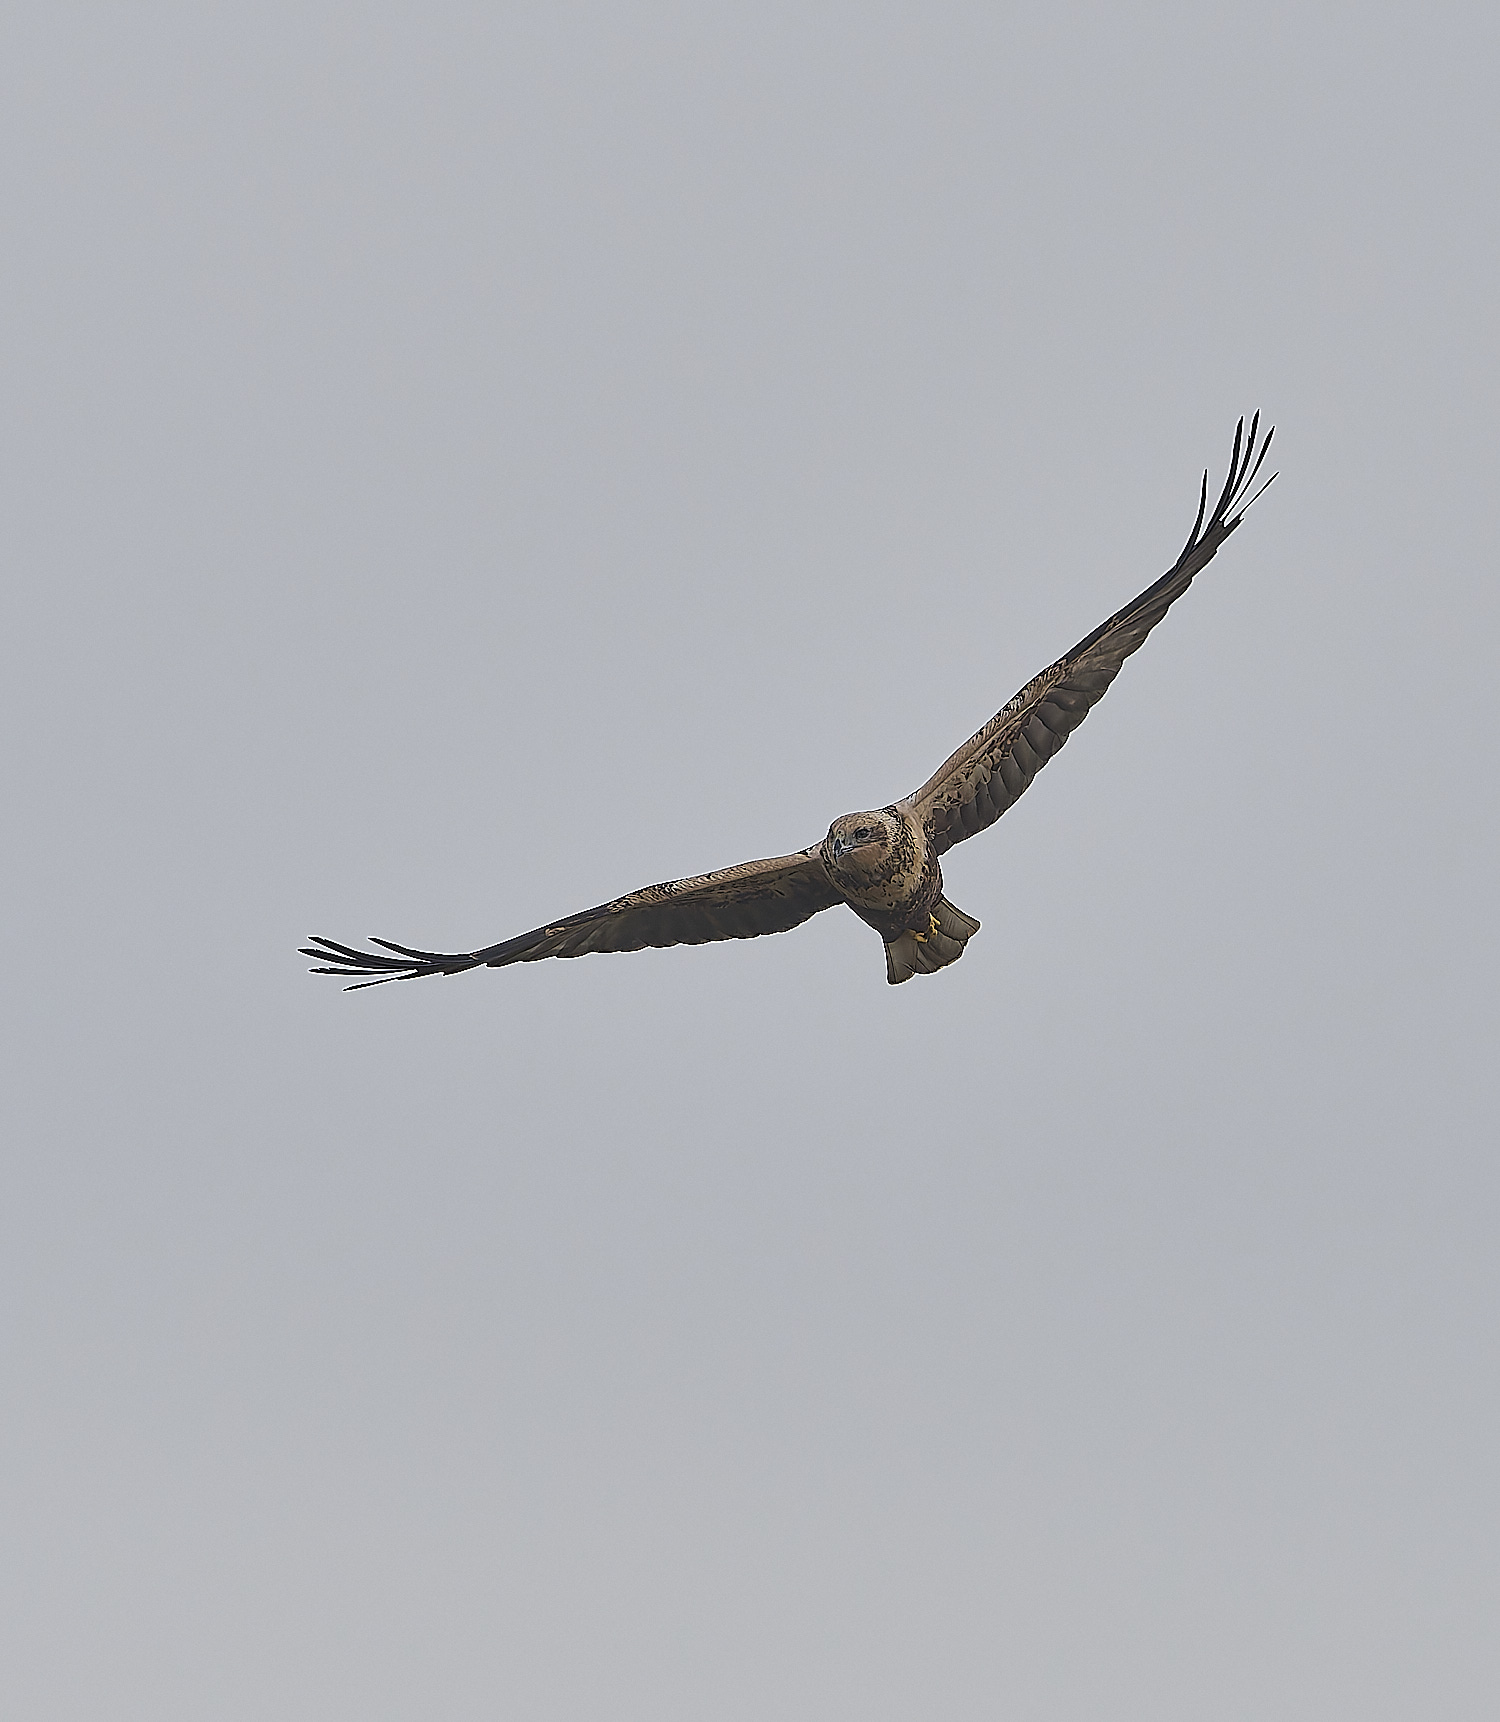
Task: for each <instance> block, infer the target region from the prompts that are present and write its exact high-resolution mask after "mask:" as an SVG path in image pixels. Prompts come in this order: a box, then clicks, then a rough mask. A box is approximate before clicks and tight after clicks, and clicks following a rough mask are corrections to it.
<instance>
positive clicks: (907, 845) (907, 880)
mask: <svg viewBox="0 0 1500 1722" xmlns="http://www.w3.org/2000/svg"><path fill="white" fill-rule="evenodd" d="M1259 423H1260V418H1259V414H1257V415H1256V417H1255V418H1254V419H1252V420H1251V423H1250V432H1249V435H1248V436H1246V435H1245V434H1244V431H1245V426H1244V421H1243V420H1241V421H1240V426H1239V429H1238V430H1236V432H1235V438H1234V453H1233V455H1232V457H1231V459H1230V465H1229V477H1228V479H1227V480H1226V481H1225V485H1224V489H1223V492H1222V494H1221V495H1220V497H1219V500H1218V502H1217V504H1216V505H1215V507H1214V510H1213V512H1212V514H1211V515H1208V519H1207V523H1206V524H1205V519H1204V517H1205V514H1206V513H1207V503H1208V478H1207V475H1206V474H1205V475H1204V484H1203V495H1202V500H1201V501H1200V503H1199V507H1198V519H1197V521H1196V523H1195V524H1194V527H1193V530H1192V532H1191V533H1190V534H1189V537H1188V541H1187V544H1186V546H1185V547H1184V549H1183V552H1182V554H1181V555H1180V556H1179V557H1178V559H1177V561H1176V563H1174V565H1173V566H1172V567H1171V568H1170V569H1168V571H1167V572H1166V573H1165V574H1164V575H1162V577H1161V579H1159V580H1158V581H1156V582H1155V583H1154V584H1153V585H1151V586H1148V587H1147V588H1146V590H1145V591H1144V592H1142V593H1141V594H1140V596H1139V597H1138V598H1136V599H1135V600H1134V601H1133V602H1132V603H1130V604H1128V605H1127V606H1126V607H1125V608H1124V609H1123V610H1121V611H1119V612H1118V613H1117V614H1116V615H1114V616H1111V617H1110V618H1109V620H1108V621H1106V622H1103V623H1101V624H1100V626H1099V627H1097V628H1096V629H1095V630H1094V631H1093V632H1092V633H1091V634H1088V635H1086V636H1085V637H1084V638H1083V639H1082V640H1080V641H1079V642H1078V644H1077V645H1076V646H1075V647H1074V648H1073V649H1072V651H1071V652H1068V653H1066V654H1065V655H1064V656H1063V657H1061V658H1059V659H1058V660H1057V662H1056V663H1055V664H1052V665H1051V666H1050V667H1049V668H1048V669H1045V670H1043V671H1042V673H1041V674H1040V675H1039V676H1037V677H1035V678H1034V679H1033V680H1032V681H1030V682H1028V683H1027V684H1026V686H1025V687H1024V688H1022V689H1021V691H1020V693H1018V694H1017V695H1016V696H1015V698H1014V699H1012V700H1010V701H1009V702H1008V703H1007V704H1006V705H1004V706H1003V707H1002V708H1001V709H1000V710H999V711H998V712H997V713H996V714H995V716H994V717H993V718H991V719H990V721H989V723H987V724H986V725H985V726H984V728H983V729H982V730H980V731H979V732H978V734H977V735H974V736H972V737H971V738H970V739H969V740H968V741H967V742H965V743H964V745H963V746H962V747H961V748H959V750H958V752H957V753H955V754H953V755H952V757H951V758H949V759H948V760H946V761H945V762H944V763H943V765H942V766H940V767H939V769H938V770H937V772H935V773H934V775H933V776H932V777H931V778H929V779H928V781H927V782H926V783H925V784H923V786H922V787H921V788H920V789H919V790H917V791H915V792H914V793H913V794H911V795H908V796H906V797H904V798H903V799H902V800H900V801H897V802H893V803H892V804H891V805H890V806H888V807H883V808H880V809H879V810H878V811H873V812H868V813H846V814H843V815H841V816H840V817H839V818H838V819H835V820H834V822H833V824H832V825H831V826H830V827H829V829H828V835H827V836H826V837H825V838H824V839H823V841H822V842H821V843H818V844H814V845H813V846H812V847H811V848H808V849H804V850H800V851H799V852H798V853H796V854H795V855H783V856H778V857H776V858H774V859H772V860H767V861H746V862H742V863H741V864H739V865H738V866H735V867H726V868H724V869H722V870H721V871H720V872H717V873H707V874H704V875H702V876H701V877H699V878H695V879H674V880H670V881H668V882H667V883H665V884H662V885H648V886H647V887H646V888H645V889H644V890H641V891H633V892H631V893H630V894H629V895H628V896H625V897H619V898H616V899H615V900H614V901H613V902H610V903H604V904H601V905H600V906H599V907H598V908H597V909H587V910H585V911H584V912H583V913H582V914H577V915H569V916H566V917H565V918H564V919H563V920H561V921H557V922H554V923H553V924H551V925H550V926H546V927H538V928H537V929H536V930H535V931H534V932H531V933H523V934H521V935H520V937H518V938H514V939H509V940H507V941H505V943H503V944H499V945H491V946H489V947H487V948H486V949H484V950H478V951H463V952H452V953H447V952H441V951H419V950H412V949H411V948H409V947H407V946H405V945H393V944H390V943H388V942H387V941H385V940H384V939H376V940H373V941H372V942H373V943H374V944H376V945H378V946H380V948H381V951H382V952H387V953H390V954H388V955H381V954H377V953H376V952H370V951H359V950H355V949H354V948H353V947H351V946H349V945H341V944H338V943H336V942H335V941H333V940H332V939H323V938H318V939H314V940H313V941H312V945H311V946H310V947H308V948H307V949H305V950H304V952H303V955H304V956H310V957H315V958H317V959H318V960H319V962H320V963H321V964H322V965H323V966H321V967H319V968H317V969H315V970H314V973H316V974H330V975H340V976H343V977H344V978H346V979H350V978H353V979H354V984H355V985H356V986H374V985H377V984H379V983H380V982H382V981H394V980H412V979H415V978H416V977H417V976H418V975H430V974H457V973H459V972H461V971H462V970H465V969H473V968H480V967H488V968H504V967H507V966H508V965H509V964H511V963H519V962H536V961H538V960H539V959H541V958H543V957H581V956H585V955H587V954H589V953H590V952H595V951H636V950H641V949H643V948H645V947H647V946H653V945H655V946H661V945H696V944H704V943H707V942H709V941H711V940H716V939H750V938H756V937H758V936H759V935H761V934H763V933H782V932H786V931H788V930H789V929H791V928H792V927H796V926H800V925H801V923H802V922H803V921H806V920H808V919H809V918H810V917H811V916H813V915H815V914H818V913H819V912H820V911H821V910H823V909H831V908H833V907H834V906H835V905H837V904H839V903H843V904H846V905H847V906H848V907H849V908H851V909H852V910H853V911H854V913H855V914H856V915H858V916H859V918H860V919H861V920H862V921H864V922H866V923H867V924H868V925H869V926H871V927H873V928H874V929H875V931H876V932H877V933H879V935H880V937H881V939H882V940H883V941H884V943H885V951H886V978H887V979H888V980H889V981H890V982H891V983H892V984H896V983H899V982H901V981H904V980H908V979H910V977H911V976H912V975H914V974H931V973H933V972H934V971H935V970H937V969H941V968H945V967H946V966H947V965H948V964H949V963H953V962H956V961H957V960H958V959H959V957H961V956H962V955H963V953H964V947H965V946H966V945H967V943H968V941H969V940H970V939H971V938H972V937H973V935H974V934H975V933H976V932H977V931H978V930H979V923H978V922H977V921H976V920H974V919H973V918H972V917H971V916H969V915H966V914H964V912H963V911H962V910H961V909H956V908H954V906H953V905H952V904H951V903H950V902H949V901H948V900H947V898H946V897H945V896H944V895H943V874H942V867H941V864H940V857H941V856H942V855H943V854H944V853H946V851H947V850H949V849H950V848H952V847H953V845H954V844H955V843H961V842H963V840H964V839H965V838H966V837H972V836H973V835H975V833H976V832H979V831H983V830H984V829H985V828H986V827H987V826H990V825H992V824H994V822H995V821H996V820H997V819H998V818H999V817H1000V815H1001V814H1002V813H1004V812H1005V811H1006V810H1007V809H1008V808H1009V807H1010V806H1012V804H1013V803H1014V802H1015V801H1016V800H1017V798H1018V797H1019V796H1021V795H1022V794H1023V793H1024V792H1025V790H1026V789H1027V788H1028V787H1029V786H1030V784H1031V781H1032V779H1033V778H1034V777H1035V776H1036V774H1037V772H1039V771H1040V770H1041V768H1042V767H1043V766H1044V765H1045V764H1046V763H1047V761H1048V759H1050V758H1051V756H1052V755H1053V754H1054V753H1056V752H1057V750H1058V749H1059V748H1060V747H1061V746H1062V745H1063V743H1064V742H1065V741H1066V740H1067V739H1068V737H1069V735H1071V734H1072V732H1073V731H1074V730H1075V729H1076V728H1077V727H1078V725H1079V724H1081V723H1082V722H1083V720H1084V718H1085V717H1087V715H1088V713H1089V711H1090V710H1091V709H1092V707H1093V706H1094V705H1095V704H1096V703H1097V702H1098V701H1099V700H1100V699H1101V698H1102V697H1103V695H1104V692H1105V689H1106V688H1108V686H1109V684H1110V683H1111V682H1112V681H1113V680H1114V678H1115V676H1116V674H1117V673H1118V671H1119V669H1120V666H1121V664H1123V663H1124V661H1125V659H1126V658H1127V657H1128V656H1129V655H1130V654H1131V653H1132V652H1133V651H1135V650H1136V649H1137V648H1138V647H1139V646H1140V645H1141V643H1142V642H1143V641H1144V640H1145V638H1146V636H1147V634H1149V633H1150V632H1151V630H1152V628H1154V627H1155V626H1156V624H1157V623H1158V622H1159V621H1160V620H1161V618H1162V617H1163V616H1164V615H1165V614H1166V613H1167V610H1168V609H1169V608H1170V606H1171V605H1172V604H1173V603H1174V602H1175V601H1176V600H1177V599H1178V598H1179V597H1181V595H1182V594H1183V593H1184V592H1185V591H1186V590H1187V588H1188V586H1189V585H1190V584H1191V583H1192V580H1193V576H1194V575H1195V574H1197V573H1198V572H1199V571H1200V570H1201V569H1202V568H1203V567H1204V566H1205V565H1206V564H1207V563H1208V562H1209V561H1210V560H1211V559H1212V558H1213V556H1214V554H1215V552H1216V551H1217V550H1218V548H1219V546H1220V545H1221V544H1222V543H1223V542H1224V540H1225V539H1226V538H1227V537H1228V536H1229V534H1230V533H1231V532H1233V531H1234V529H1235V528H1236V527H1237V526H1238V525H1239V523H1240V521H1241V520H1242V519H1243V518H1244V513H1245V509H1246V508H1248V507H1249V504H1250V502H1253V501H1254V500H1255V497H1253V496H1252V497H1250V498H1249V501H1246V500H1245V496H1246V493H1247V492H1248V490H1249V488H1250V485H1251V484H1252V482H1253V481H1254V479H1255V476H1256V474H1257V473H1258V472H1259V470H1260V466H1261V462H1262V461H1263V460H1264V459H1265V456H1266V451H1267V450H1268V449H1269V448H1270V446H1271V433H1270V432H1269V431H1268V432H1267V433H1266V436H1265V438H1264V440H1263V441H1262V442H1261V443H1260V444H1259V447H1257V444H1256V433H1257V430H1258V427H1259ZM1272 476H1273V477H1274V476H1275V475H1274V474H1273V475H1272ZM1266 483H1267V484H1269V483H1270V479H1267V481H1266ZM1261 488H1262V490H1264V488H1265V486H1264V485H1263V486H1262V487H1261ZM1256 494H1257V495H1259V494H1260V493H1259V492H1257V493H1256ZM355 977H357V978H355Z"/></svg>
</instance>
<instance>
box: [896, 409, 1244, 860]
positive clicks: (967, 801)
mask: <svg viewBox="0 0 1500 1722" xmlns="http://www.w3.org/2000/svg"><path fill="white" fill-rule="evenodd" d="M1259 428H1260V414H1259V413H1257V414H1256V415H1255V417H1254V418H1253V419H1252V420H1251V421H1250V434H1249V435H1248V436H1246V435H1245V421H1244V420H1243V419H1241V420H1240V423H1239V428H1238V429H1237V430H1236V431H1235V433H1234V453H1233V455H1232V456H1231V458H1230V462H1229V477H1228V478H1227V479H1226V480H1225V484H1224V489H1223V491H1222V493H1221V494H1220V496H1219V500H1218V502H1217V503H1216V504H1215V506H1214V510H1213V512H1212V514H1208V520H1207V524H1206V525H1205V523H1204V516H1205V514H1207V513H1208V475H1207V473H1205V474H1204V477H1203V492H1202V497H1201V499H1200V501H1199V504H1198V519H1197V521H1196V522H1195V523H1194V526H1193V530H1192V532H1191V533H1190V534H1189V535H1188V541H1187V544H1186V545H1185V546H1184V547H1183V551H1182V554H1181V556H1179V557H1178V558H1177V561H1176V562H1175V563H1174V565H1173V566H1172V567H1171V568H1169V569H1168V570H1167V572H1166V573H1165V574H1163V575H1162V577H1161V579H1160V580H1158V581H1157V582H1156V583H1155V584H1154V585H1151V586H1148V587H1147V588H1146V590H1145V591H1144V592H1142V593H1141V595H1140V596H1139V597H1138V598H1137V599H1136V600H1135V601H1134V602H1133V603H1131V604H1128V605H1126V607H1125V608H1124V609H1123V610H1121V611H1120V612H1119V613H1118V614H1117V615H1114V616H1111V617H1110V618H1109V620H1108V621H1107V622H1103V623H1101V624H1100V625H1099V627H1097V628H1095V629H1094V631H1093V633H1092V634H1089V635H1087V636H1086V637H1085V638H1084V639H1082V640H1080V641H1079V642H1078V644H1077V645H1076V646H1074V648H1073V650H1072V651H1071V652H1069V653H1068V654H1067V655H1066V657H1062V658H1059V659H1058V661H1057V662H1056V663H1055V664H1053V665H1052V666H1051V668H1050V669H1046V670H1043V671H1042V673H1041V675H1039V676H1037V677H1036V678H1035V680H1033V681H1030V682H1028V683H1027V684H1026V686H1025V687H1024V688H1022V689H1021V691H1020V693H1018V694H1017V695H1016V697H1015V698H1014V699H1013V700H1011V701H1010V703H1009V704H1008V705H1006V706H1004V707H1002V708H1001V710H1000V711H998V712H997V713H996V714H995V716H994V717H993V718H991V719H990V721H989V722H988V723H987V724H986V725H985V726H984V728H983V729H982V730H980V732H979V734H978V735H976V736H973V737H971V739H970V740H968V741H966V742H965V743H964V745H963V746H962V747H961V748H960V749H959V750H958V752H957V753H955V754H954V755H953V757H952V758H951V759H949V760H947V761H945V762H944V764H943V765H942V767H941V768H940V769H939V770H938V771H937V773H936V774H935V775H934V776H933V777H931V778H930V779H929V780H928V781H927V782H926V783H924V784H923V785H922V787H921V788H920V789H919V790H918V791H917V793H916V794H915V795H914V796H913V797H912V798H911V799H912V805H913V807H914V809H915V810H916V812H917V813H918V815H919V816H920V817H922V818H923V819H924V820H926V822H927V824H928V828H929V830H930V831H931V832H932V836H933V841H934V843H935V844H936V846H937V850H938V853H939V854H942V853H943V852H944V851H946V850H948V849H951V848H952V847H953V845H954V844H955V843H962V842H963V840H964V839H965V838H966V837H973V836H974V835H975V834H976V833H977V832H980V831H983V830H984V829H985V828H986V827H987V826H990V825H993V824H994V823H995V821H996V820H997V819H998V818H999V817H1000V815H1001V814H1002V813H1004V812H1005V811H1006V810H1007V809H1008V808H1009V807H1011V806H1012V805H1014V803H1015V802H1016V801H1017V800H1018V799H1019V798H1020V797H1021V796H1022V795H1023V794H1024V793H1025V792H1026V790H1027V789H1028V788H1030V786H1031V780H1032V779H1033V778H1034V777H1035V776H1036V774H1037V773H1038V772H1039V771H1040V770H1041V769H1042V767H1043V766H1044V765H1045V764H1046V763H1047V761H1048V760H1049V759H1051V757H1052V755H1053V754H1054V753H1056V752H1057V750H1058V749H1059V748H1060V747H1061V746H1062V745H1063V743H1064V742H1065V741H1066V740H1067V739H1068V737H1069V736H1070V735H1071V734H1072V733H1073V731H1074V730H1075V729H1077V728H1078V726H1079V724H1081V723H1082V722H1083V720H1084V719H1085V718H1086V717H1087V716H1088V714H1089V712H1090V711H1091V710H1092V709H1093V708H1094V706H1095V705H1097V704H1098V702H1099V701H1100V700H1101V699H1103V697H1104V692H1105V689H1106V688H1108V686H1109V684H1110V683H1111V682H1112V681H1113V680H1114V679H1115V677H1116V675H1118V674H1119V670H1120V666H1121V664H1123V663H1124V662H1125V660H1126V658H1128V657H1129V656H1130V654H1131V653H1132V652H1133V651H1135V650H1136V649H1137V648H1138V647H1139V646H1140V645H1141V644H1142V642H1143V641H1144V640H1145V638H1146V636H1147V634H1149V633H1150V632H1151V630H1152V629H1153V628H1154V627H1155V626H1156V624H1157V623H1158V622H1159V621H1160V620H1161V619H1162V617H1163V616H1165V615H1166V613H1167V611H1168V610H1169V609H1170V608H1171V606H1172V605H1173V604H1174V603H1175V602H1176V601H1177V599H1179V598H1180V597H1181V596H1182V594H1183V593H1184V592H1186V591H1187V589H1188V587H1189V586H1190V585H1191V584H1192V580H1193V576H1194V575H1195V574H1197V573H1198V572H1199V571H1200V570H1201V569H1203V568H1204V567H1206V566H1207V564H1208V563H1209V562H1210V561H1211V560H1212V559H1213V557H1214V554H1215V553H1216V552H1217V550H1218V548H1219V546H1220V545H1221V544H1222V543H1223V542H1224V540H1225V539H1226V538H1228V536H1229V534H1230V533H1231V532H1233V531H1234V529H1235V528H1236V527H1237V526H1238V525H1239V523H1240V521H1241V520H1242V519H1243V518H1244V515H1245V510H1246V508H1248V507H1249V506H1250V502H1254V501H1255V497H1254V496H1252V497H1251V498H1250V501H1249V502H1247V501H1245V496H1246V493H1247V492H1248V490H1249V489H1250V486H1251V484H1252V483H1253V482H1254V480H1255V476H1256V474H1257V473H1258V472H1259V471H1260V466H1261V462H1262V461H1263V460H1264V459H1265V457H1266V450H1267V449H1269V448H1270V446H1271V432H1270V431H1267V432H1266V435H1265V438H1264V440H1263V441H1262V442H1261V443H1260V445H1259V447H1258V448H1257V446H1256V437H1257V433H1258V431H1259ZM1271 476H1272V477H1273V478H1274V477H1275V474H1274V473H1273V474H1272V475H1271ZM1270 482H1271V480H1270V479H1267V480H1266V484H1269V483H1270ZM1261 489H1262V490H1264V489H1265V485H1262V486H1261ZM1259 494H1260V492H1259V491H1258V492H1256V495H1257V496H1258V495H1259Z"/></svg>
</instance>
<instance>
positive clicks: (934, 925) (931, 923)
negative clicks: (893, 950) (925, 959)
mask: <svg viewBox="0 0 1500 1722" xmlns="http://www.w3.org/2000/svg"><path fill="white" fill-rule="evenodd" d="M942 930H943V929H942V928H941V927H940V926H939V925H938V918H937V916H936V915H929V916H928V917H927V932H925V933H915V932H914V933H913V934H912V937H913V938H914V939H915V940H916V941H917V943H918V944H919V945H925V944H926V943H927V939H928V936H929V934H932V933H940V932H942Z"/></svg>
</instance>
